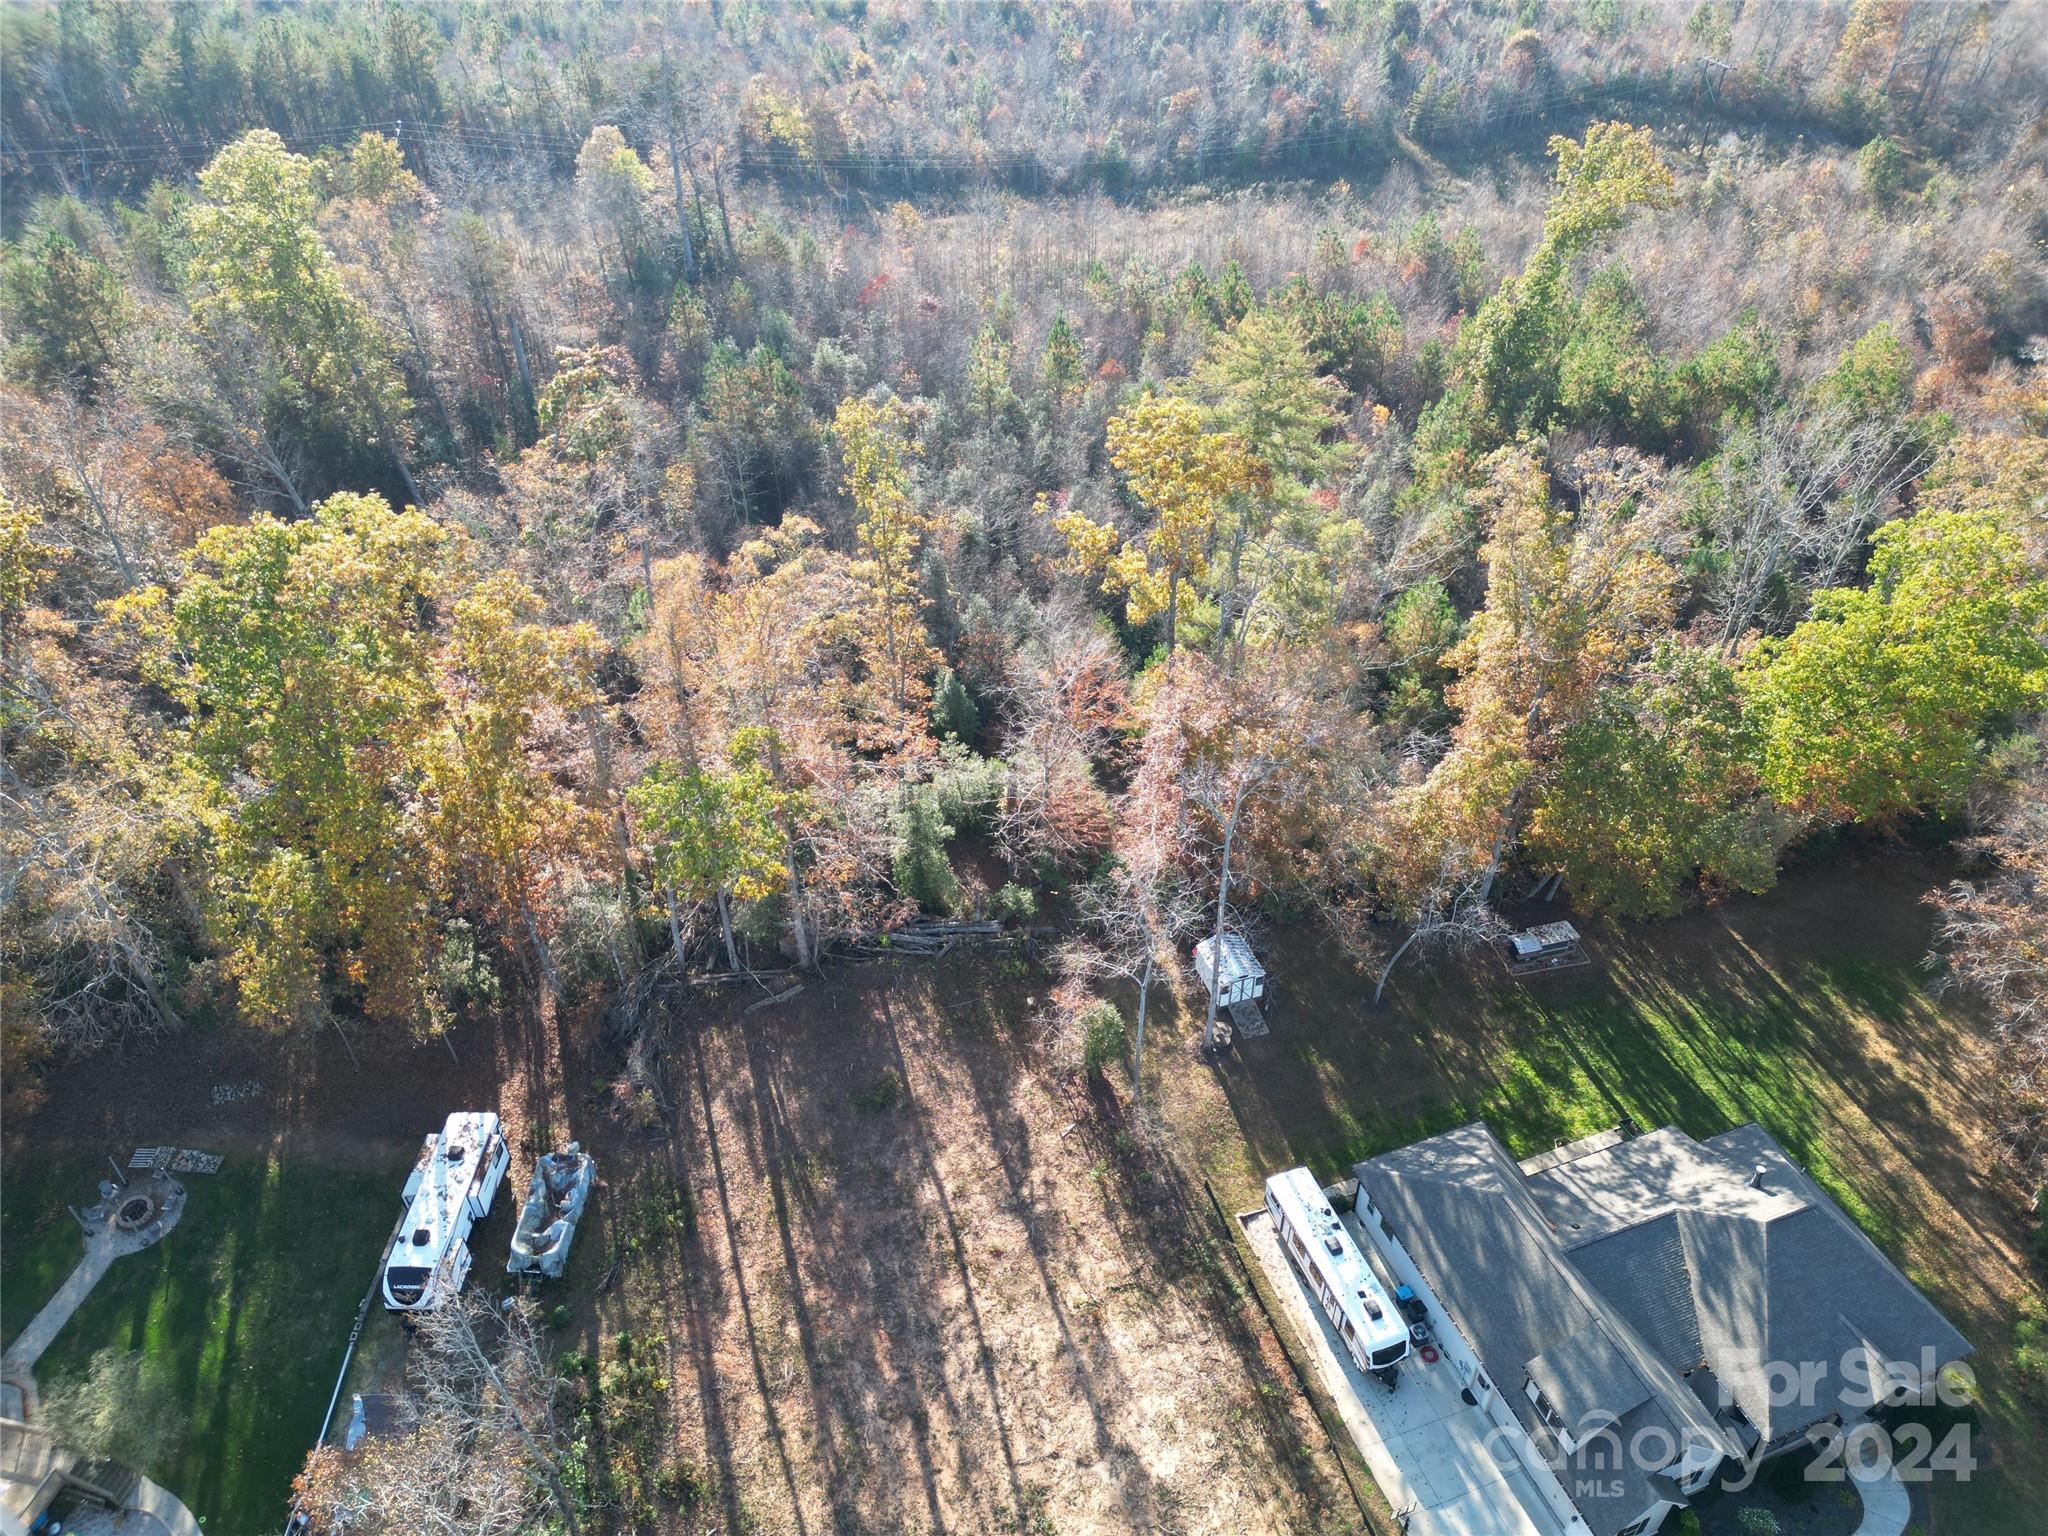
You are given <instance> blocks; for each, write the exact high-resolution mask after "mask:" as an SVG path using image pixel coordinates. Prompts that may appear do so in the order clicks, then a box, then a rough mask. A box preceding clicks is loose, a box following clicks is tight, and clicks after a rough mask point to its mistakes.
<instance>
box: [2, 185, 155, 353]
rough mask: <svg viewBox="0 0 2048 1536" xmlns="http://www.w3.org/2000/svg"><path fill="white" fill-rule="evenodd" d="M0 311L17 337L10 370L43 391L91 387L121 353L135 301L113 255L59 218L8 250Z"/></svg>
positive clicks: (9, 348)
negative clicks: (104, 255) (83, 241)
mask: <svg viewBox="0 0 2048 1536" xmlns="http://www.w3.org/2000/svg"><path fill="white" fill-rule="evenodd" d="M0 313H4V314H5V316H6V321H7V333H8V335H9V336H10V337H12V338H13V344H12V345H11V346H9V347H8V349H7V371H8V373H9V374H10V375H12V376H13V377H15V378H18V379H20V380H22V381H23V382H24V383H26V384H27V385H28V386H29V387H30V388H32V389H35V390H37V391H39V392H42V391H48V390H50V389H53V388H56V387H58V386H60V385H70V386H71V387H73V388H76V389H78V390H79V391H81V392H82V393H86V394H90V393H91V391H92V389H93V387H94V386H95V385H96V384H97V383H98V382H99V379H100V377H101V375H102V374H104V373H105V372H106V370H107V369H108V368H109V367H111V366H112V365H113V363H114V362H115V361H116V355H117V350H116V349H117V347H118V345H119V343H120V340H121V334H122V332H123V331H124V330H125V329H126V328H127V325H128V321H129V314H130V306H129V304H128V301H127V297H126V295H125V294H124V293H123V292H122V288H121V279H120V278H119V277H117V276H116V275H115V274H114V272H113V270H112V269H111V268H110V267H109V266H108V265H107V264H106V262H104V261H103V260H101V259H100V258H99V257H98V256H97V255H95V254H94V253H93V252H92V250H91V249H90V248H89V247H82V246H81V245H80V244H79V243H78V242H77V241H76V240H75V239H74V238H73V236H72V235H70V234H68V233H66V232H65V231H64V230H63V229H62V228H59V227H57V226H56V224H54V223H52V224H50V225H48V226H46V227H45V228H43V229H42V230H40V231H39V232H37V233H36V234H34V235H32V236H31V237H30V238H29V239H28V240H27V241H26V242H24V243H23V244H22V246H21V247H20V248H18V249H17V250H15V251H13V252H11V253H10V254H9V255H8V257H7V262H6V266H5V268H4V270H0Z"/></svg>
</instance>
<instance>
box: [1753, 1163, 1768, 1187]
mask: <svg viewBox="0 0 2048 1536" xmlns="http://www.w3.org/2000/svg"><path fill="white" fill-rule="evenodd" d="M1770 1171H1771V1165H1770V1164H1769V1163H1758V1164H1757V1165H1756V1172H1754V1173H1752V1174H1751V1175H1750V1176H1749V1187H1750V1188H1751V1189H1762V1188H1763V1187H1764V1175H1765V1174H1767V1173H1769V1172H1770Z"/></svg>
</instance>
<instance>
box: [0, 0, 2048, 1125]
mask: <svg viewBox="0 0 2048 1536" xmlns="http://www.w3.org/2000/svg"><path fill="white" fill-rule="evenodd" d="M2041 20H2042V13H2041V12H2040V10H2039V8H2038V7H2037V6H2031V5H2024V4H2004V3H1985V4H1969V5H1948V6H1916V5H1906V4H1899V3H1892V0H1857V3H1855V4H1853V5H1835V6H1812V5H1807V4H1790V3H1785V0H1750V3H1746V4H1745V3H1739V0H1728V3H1720V0H1706V3H1702V4H1697V5H1693V4H1679V5H1664V4H1634V3H1627V0H1587V3H1584V4H1581V5H1577V6H1572V7H1544V6H1519V7H1518V6H1510V5H1504V4H1475V5H1469V6H1453V5H1433V6H1423V5H1418V4H1414V3H1411V0H1393V3H1376V0H1334V3H1329V4H1323V5H1306V6H1293V5H1279V4H1260V5H1246V6H1225V5H1172V6H1166V5H1158V6H1155V5H1110V6H1082V5H1069V4H1056V5H1048V6H1035V5H1022V4H1002V5H957V6H936V7H912V6H909V5H901V4H860V3H848V4H834V3H823V0H821V3H817V4H812V5H805V6H765V5H756V4H747V3H736V4H702V5H674V6H653V7H646V8H634V9H624V8H619V7H613V6H600V5H565V6H528V7H510V8H507V7H498V6H482V5H400V4H371V5H338V4H321V5H305V6H291V7H285V6H273V5H267V4H206V3H189V4H176V5H168V6H149V5H129V4H111V3H108V4H102V3H94V0H64V3H61V4H58V5H54V6H14V7H9V8H7V9H5V10H4V11H0V94H4V119H0V129H4V138H0V171H4V174H5V176H6V194H7V195H6V206H5V232H6V237H7V244H6V253H5V268H4V275H0V316H4V324H5V338H4V344H5V371H6V379H7V382H6V384H5V385H4V410H0V478H4V487H5V490H4V502H0V605H4V606H0V626H4V627H0V656H4V666H5V673H4V687H5V693H4V716H0V730H4V733H5V748H6V751H5V758H6V766H5V768H4V778H0V793H4V797H5V801H6V816H5V832H4V834H0V835H4V840H5V870H6V880H7V891H8V897H9V901H8V911H9V915H8V919H7V926H6V933H5V946H6V959H7V966H6V981H5V986H6V998H5V1003H6V1007H5V1017H6V1027H7V1030H8V1039H7V1049H8V1052H9V1055H10V1058H11V1065H12V1067H13V1070H12V1071H11V1072H10V1076H9V1085H10V1089H11V1090H13V1091H15V1092H18V1093H33V1091H34V1077H33V1074H32V1073H28V1072H24V1071H23V1070H22V1066H23V1064H24V1063H27V1062H31V1061H34V1060H37V1059H42V1058H49V1057H61V1056H65V1055H68V1054H71V1053H75V1052H78V1051H83V1050H87V1049H90V1048H92V1047H94V1046H97V1045H100V1044H103V1043H105V1042H107V1041H109V1040H112V1039H115V1038H117V1037H119V1036H121V1035H123V1034H128V1033H135V1032H142V1033H149V1032H161V1031H169V1030H175V1029H177V1028H180V1027H181V1026H183V1025H184V1024H186V1023H188V1022H190V1021H191V1020H192V1019H193V1018H195V1017H226V1016H233V1017H237V1018H240V1019H242V1020H245V1021H248V1022H250V1023H254V1024H259V1025H262V1026H265V1027H269V1028H274V1029H279V1030H288V1031H289V1030H316V1029H324V1028H338V1029H340V1030H341V1031H342V1033H343V1035H344V1037H345V1038H346V1039H348V1040H349V1041H350V1048H351V1049H352V1050H353V1049H358V1048H362V1049H367V1050H370V1051H374V1050H375V1049H376V1048H377V1040H378V1039H379V1037H380V1034H381V1035H382V1036H384V1037H387V1038H393V1037H401V1036H404V1035H406V1034H409V1033H416V1032H429V1033H432V1032H437V1031H441V1030H445V1029H447V1028H448V1027H450V1025H451V1024H452V1023H454V1022H455V1021H457V1020H459V1019H460V1018H461V1017H462V1016H463V1014H464V1012H465V1011H466V1010H473V1009H480V1008H490V1007H493V1006H495V1005H496V1004H497V1003H498V1002H499V1000H500V999H501V998H502V997H503V996H504V995H505V993H506V990H507V989H508V988H510V989H514V990H520V989H526V990H530V991H531V993H532V994H533V995H534V996H536V997H539V998H541V999H543V1000H548V999H552V1000H553V1001H554V1002H555V1003H567V1002H569V1001H571V1000H572V999H590V998H597V997H601V996H603V995H605V994H607V993H608V992H611V991H613V990H615V989H619V988H623V987H626V986H627V985H628V984H629V983H632V982H634V981H635V979H636V978H638V977H639V976H641V974H642V973H643V972H644V971H645V970H646V968H648V967H650V966H666V967H670V968H676V969H690V968H703V967H710V968H714V969H727V968H732V969H737V968H739V967H741V966H743V965H746V964H749V963H752V964H757V965H758V964H769V963H774V961H773V958H772V957H774V956H776V955H778V954H779V955H781V956H783V957H785V958H786V959H787V960H788V961H789V962H790V963H793V964H796V965H799V966H806V965H811V964H814V963H815V962H816V961H817V959H818V957H819V956H820V955H822V954H824V953H826V952H828V951H829V949H830V948H831V946H833V945H834V944H836V943H839V942H841V941H844V940H846V939H847V938H849V937H851V936H854V935H859V934H867V933H872V932H873V931H874V930H876V929H878V928H882V927H886V926H888V925H890V924H891V923H894V922H896V921H898V920H900V919H902V918H904V917H906V916H908V915H910V914H912V913H914V912H917V911H920V910H922V911H924V912H927V913H942V914H952V915H968V914H991V913H994V914H1001V915H1003V916H1005V917H1008V918H1012V919H1023V918H1026V917H1028V916H1030V915H1032V914H1034V913H1038V912H1041V911H1043V912H1045V913H1047V914H1050V915H1058V916H1061V917H1062V918H1064V919H1066V920H1068V921H1069V922H1070V924H1071V926H1073V927H1074V928H1075V929H1076V931H1077V932H1079V933H1081V934H1082V935H1083V936H1084V937H1087V936H1092V938H1089V942H1090V943H1092V944H1093V946H1094V948H1093V950H1092V953H1093V955H1094V959H1093V961H1092V962H1090V963H1092V964H1093V965H1094V966H1095V973H1096V974H1105V975H1124V974H1128V975H1132V976H1136V975H1137V974H1139V972H1140V971H1142V973H1143V974H1144V975H1145V976H1147V977H1149V975H1150V973H1151V967H1150V964H1149V959H1150V957H1151V956H1152V955H1154V954H1155V953H1156V952H1157V951H1158V950H1159V948H1160V946H1161V945H1163V944H1166V943H1167V942H1168V941H1174V942H1184V941H1186V940H1190V939H1192V938H1193V937H1194V936H1195V935H1196V933H1197V932H1200V931H1208V930H1211V929H1214V930H1216V931H1219V932H1220V931H1223V930H1226V929H1233V928H1242V927H1244V926H1246V925H1255V924H1257V923H1258V922H1261V921H1273V920H1313V921H1316V922H1320V923H1325V924H1328V925H1329V926H1330V928H1331V930H1332V931H1333V932H1334V933H1335V934H1336V935H1337V936H1339V938H1341V939H1342V941H1343V942H1344V943H1345V944H1347V945H1349V946H1351V947H1352V948H1353V949H1354V950H1355V951H1356V952H1357V953H1358V954H1359V955H1360V956H1361V957H1365V958H1369V959H1370V960H1371V962H1372V963H1373V964H1374V965H1375V966H1377V967H1381V968H1382V970H1381V980H1382V983H1383V984H1384V982H1385V979H1386V974H1385V969H1384V968H1385V967H1389V966H1391V964H1392V962H1393V960H1395V959H1398V958H1400V956H1401V955H1402V954H1404V953H1407V952H1410V951H1411V947H1412V946H1414V945H1416V944H1418V943H1419V944H1421V945H1423V947H1425V948H1426V947H1427V946H1428V945H1429V944H1430V943H1457V942H1467V941H1471V940H1473V939H1475V938H1479V937H1483V936H1485V935H1486V934H1487V933H1489V932H1490V931H1491V928H1492V924H1493V923H1494V921H1495V919H1494V918H1493V916H1492V910H1493V906H1494V904H1495V902H1496V901H1497V899H1498V897H1499V895H1500V892H1501V890H1502V886H1503V882H1507V881H1516V882H1519V883H1520V884H1521V885H1523V886H1525V887H1526V886H1527V885H1529V883H1530V882H1531V881H1542V880H1547V879H1550V878H1551V877H1561V879H1562V881H1563V884H1564V886H1565V888H1567V889H1568V890H1569V891H1570V892H1571V894H1572V896H1573V898H1574V900H1575V901H1577V902H1579V903H1580V904H1581V905H1582V906H1584V907H1587V908H1592V909H1607V910H1611V911H1614V912H1617V913H1619V914H1622V915H1625V916H1629V917H1641V918H1650V917H1655V916H1658V915H1661V914H1668V913H1671V912H1674V911H1677V910H1678V909H1679V908H1680V907H1681V906H1683V905H1685V904H1686V903H1688V902H1692V901H1696V900H1700V899H1711V898H1712V897H1714V896H1715V895H1717V894H1719V893H1723V892H1727V891H1733V890H1752V891H1753V890H1759V889H1762V888H1764V887H1766V886H1768V885H1769V884H1770V883H1771V882H1772V881H1773V879H1774V878H1775V875H1776V872H1777V870H1778V869H1779V867H1780V866H1781V864H1782V862H1783V860H1784V859H1785V858H1786V857H1787V855H1788V853H1789V852H1791V851H1793V850H1795V849H1819V848H1823V847H1824V846H1825V844H1826V843H1827V842H1828V840H1829V839H1832V838H1835V837H1838V836H1840V835H1841V833H1842V832H1843V830H1844V829H1850V828H1865V829H1870V830H1872V831H1874V832H1877V833H1880V834H1892V833H1897V832H1899V831H1900V830H1902V829H1905V828H1909V827H1915V826H1924V825H1933V826H1935V827H1937V828H1939V829H1941V830H1943V831H1944V832H1949V833H1953V832H1957V831H1963V830H1974V831H1976V832H1978V833H1980V834H1981V835H1982V839H1983V841H1982V844H1981V852H1982V857H1983V859H1984V864H1983V871H1982V872H1983V876H1984V878H1983V879H1982V880H1980V881H1978V882H1974V883H1964V884H1961V885H1958V886H1957V887H1955V888H1954V890H1952V891H1950V892H1948V893H1946V894H1945V895H1944V896H1943V898H1942V901H1943V908H1944V915H1943V922H1944V931H1945V933H1946V935H1947V940H1948V944H1949V950H1950V956H1951V961H1952V963H1953V971H1952V973H1951V974H1952V976H1953V977H1954V978H1955V979H1957V980H1959V981H1963V982H1967V983H1969V984H1971V985H1974V986H1977V987H1979V988H1980V989H1981V990H1983V991H1984V992H1986V993H1987V994H1988V995H1989V996H1990V997H1991V998H1992V999H1993V1001H1994V1003H1995V1005H1996V1009H1997V1016H1998V1017H1999V1018H2000V1019H2001V1021H2002V1023H2003V1027H2004V1030H2005V1039H2006V1042H2007V1047H2008V1049H2009V1050H2010V1052H2011V1053H2012V1058H2013V1063H2014V1065H2013V1069H2012V1072H2011V1074H2010V1080H2011V1082H2012V1084H2013V1101H2012V1103H2011V1104H2010V1105H2008V1106H2006V1113H2007V1120H2008V1124H2009V1128H2010V1131H2011V1134H2012V1138H2013V1144H2014V1146H2015V1149H2016V1150H2019V1151H2021V1152H2022V1153H2023V1154H2024V1153H2026V1152H2027V1150H2028V1149H2029V1148H2031V1147H2033V1145H2034V1132H2035V1131H2036V1130H2037V1129H2038V1127H2039V1126H2040V1124H2041V1117H2042V1113H2043V1099H2042V1096H2041V1093H2040V1086H2039V1085H2040V1083H2041V1081H2042V1079H2041V1076H2040V1073H2041V1070H2042V1067H2043V1062H2044V1057H2048V1044H2044V1037H2048V1018H2044V1015H2043V1012H2042V1010H2043V1008H2044V1006H2048V985H2044V980H2043V976H2044V962H2043V958H2042V955H2041V952H2040V937H2039V935H2040V933H2041V932H2042V931H2044V922H2048V917H2044V912H2048V907H2044V904H2048V890H2044V888H2043V885H2042V882H2041V879H2040V869H2041V862H2042V854H2041V839H2042V814H2041V805H2042V793H2043V782H2042V766H2041V765H2042V744H2043V735H2042V726H2041V723H2040V713H2039V712H2040V710H2041V707H2042V705H2043V702H2044V699H2048V512H2044V507H2043V501H2042V496H2043V486H2044V484H2048V448H2044V440H2043V430H2044V427H2048V373H2044V364H2048V353H2044V350H2043V348H2044V342H2043V340H2042V336H2043V333H2044V332H2048V263H2044V260H2043V241H2044V239H2048V170H2044V151H2048V139H2044V135H2043V132H2042V122H2043V115H2042V109H2043V104H2044V102H2048V27H2043V26H2042V25H2041ZM1119 945H1121V946H1123V947H1122V949H1121V950H1119V949H1118V948H1117V946H1119ZM1119 956H1121V957H1122V958H1121V959H1120V958H1119ZM1134 956H1144V957H1146V958H1145V962H1144V963H1142V964H1141V963H1139V962H1138V961H1137V960H1135V959H1133V958H1132V957H1134ZM1397 984H1398V983H1397Z"/></svg>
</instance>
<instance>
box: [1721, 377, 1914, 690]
mask: <svg viewBox="0 0 2048 1536" xmlns="http://www.w3.org/2000/svg"><path fill="white" fill-rule="evenodd" d="M1927 461H1928V452H1927V450H1926V449H1925V448H1924V447H1923V446H1921V445H1920V444H1919V443H1918V442H1917V441H1915V440H1914V439H1913V438H1911V437H1910V436H1909V435H1908V433H1907V430H1906V428H1905V426H1904V425H1903V423H1902V422H1901V421H1900V420H1899V419H1898V418H1897V417H1894V416H1891V415H1888V414H1884V413H1873V412H1870V411H1863V410H1858V409H1856V408H1854V407H1851V406H1847V405H1837V406H1829V407H1825V408H1823V409H1820V410H1805V409H1802V408H1800V407H1798V406H1793V405H1787V406H1783V407H1781V408H1780V409H1778V410H1776V411H1773V412H1772V413H1771V414H1770V415H1768V416H1766V417H1764V419H1763V420H1762V421H1760V422H1758V423H1757V425H1756V426H1754V427H1751V428H1748V429H1746V430H1744V431H1743V432H1741V433H1739V434H1738V435H1737V436H1736V437H1735V438H1734V439H1733V440H1732V441H1731V442H1730V443H1729V444H1728V446H1727V447H1726V448H1725V449H1724V450H1723V451H1722V453H1721V455H1720V457H1719V458H1718V459H1717V460H1716V461H1715V470H1714V473H1715V477H1716V484H1715V490H1716V493H1717V494H1716V495H1715V496H1714V497H1713V499H1712V508H1713V510H1712V515H1711V518H1710V528H1711V532H1712V535H1713V540H1714V544H1715V546H1716V548H1717V551H1718V553H1719V555H1720V558H1721V561H1722V565H1721V570H1720V577H1719V580H1718V581H1717V583H1716V584H1715V587H1714V591H1713V595H1712V597H1711V603H1712V608H1713V612H1714V614H1715V616H1716V617H1717V618H1718V619H1719V620H1720V625H1721V645H1722V648H1723V649H1724V650H1725V651H1729V652H1732V651H1733V650H1734V648H1735V646H1736V644H1737V642H1738V641H1740V640H1741V639H1742V637H1743V635H1745V634H1747V633H1748V632H1749V629H1750V626H1751V625H1752V624H1754V623H1755V622H1756V621H1757V619H1758V617H1759V616H1760V615H1761V614H1762V613H1763V612H1764V610H1765V609H1766V607H1767V606H1768V605H1769V604H1770V603H1771V602H1772V600H1773V598H1774V597H1776V596H1777V595H1778V594H1779V593H1780V592H1781V591H1783V590H1784V589H1785V588H1787V587H1790V588H1791V589H1792V591H1793V593H1794V594H1796V596H1795V597H1794V600H1793V601H1792V603H1791V606H1790V610H1789V611H1788V612H1786V613H1785V614H1784V615H1783V617H1784V618H1786V619H1797V618H1798V617H1799V616H1800V615H1801V613H1803V612H1804V610H1805V598H1804V593H1805V592H1808V591H1811V590H1812V589H1814V588H1816V587H1825V586H1832V585H1834V584H1835V583H1836V582H1838V581H1839V580H1840V579H1841V578H1842V576H1843V574H1844V572H1845V571H1846V570H1847V569H1848V565H1849V561H1850V559H1851V557H1852V556H1853V555H1854V554H1855V553H1856V551H1857V549H1858V548H1859V547H1860V546H1861V545H1862V542H1863V538H1864V536H1865V535H1866V534H1867V533H1869V532H1870V530H1871V528H1872V527H1873V526H1875V525H1876V524H1877V523H1879V522H1881V521H1882V520H1883V519H1884V518H1885V517H1886V516H1888V515H1889V514H1890V512H1891V510H1892V508H1893V507H1894V506H1895V505H1896V504H1897V502H1898V496H1899V492H1900V491H1901V490H1903V489H1904V488H1905V487H1906V486H1907V485H1908V484H1910V483H1911V482H1912V480H1913V478H1914V477H1915V476H1917V475H1918V474H1919V473H1920V471H1921V470H1923V469H1925V468H1926V467H1927Z"/></svg>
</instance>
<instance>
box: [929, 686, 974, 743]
mask: <svg viewBox="0 0 2048 1536" xmlns="http://www.w3.org/2000/svg"><path fill="white" fill-rule="evenodd" d="M932 729H933V730H935V731H937V732H938V733H939V735H941V736H950V737H952V738H953V740H955V741H957V742H960V743H961V744H962V745H966V746H972V745H973V743H974V738H975V737H976V736H978V735H980V734H981V711H980V710H979V709H978V708H976V707H975V703H974V698H973V696H972V695H971V694H969V693H968V691H967V685H966V684H965V683H963V682H961V681H960V674H959V673H957V672H955V671H954V670H953V669H952V668H951V667H941V668H939V676H938V680H937V681H936V682H935V683H933V684H932Z"/></svg>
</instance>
